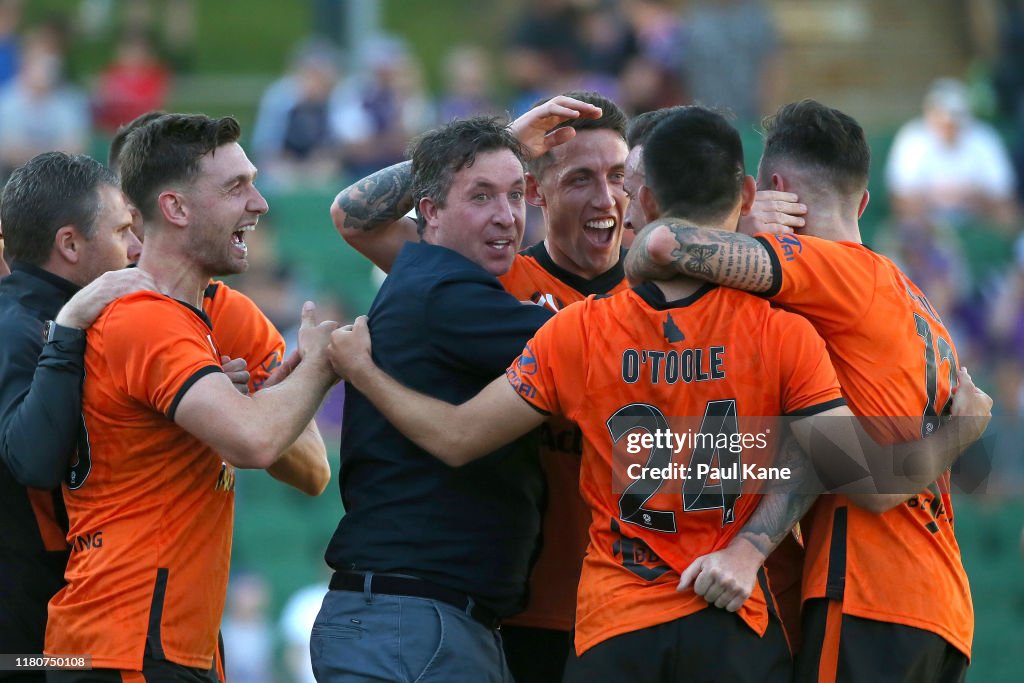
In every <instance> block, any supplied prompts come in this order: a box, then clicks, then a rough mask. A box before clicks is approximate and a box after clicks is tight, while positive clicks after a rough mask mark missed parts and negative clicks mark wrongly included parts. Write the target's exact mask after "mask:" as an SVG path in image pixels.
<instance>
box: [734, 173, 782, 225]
mask: <svg viewBox="0 0 1024 683" xmlns="http://www.w3.org/2000/svg"><path fill="white" fill-rule="evenodd" d="M772 182H773V183H774V182H775V176H772ZM756 196H757V183H756V182H755V181H754V176H750V175H747V176H743V189H742V190H740V215H741V216H747V215H749V214H750V210H751V209H752V208H753V207H754V198H755V197H756Z"/></svg>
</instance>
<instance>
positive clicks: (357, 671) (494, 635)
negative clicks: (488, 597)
mask: <svg viewBox="0 0 1024 683" xmlns="http://www.w3.org/2000/svg"><path fill="white" fill-rule="evenodd" d="M309 649H310V655H311V657H312V659H313V675H314V676H316V680H317V681H318V683H355V682H356V681H360V682H362V681H376V682H384V681H388V682H394V683H432V682H434V683H514V681H513V678H512V674H511V673H509V670H508V666H507V665H506V663H505V655H504V653H503V652H502V647H501V636H500V635H499V633H498V631H496V630H491V629H489V628H487V627H485V626H483V625H482V624H480V623H478V622H477V621H475V620H474V619H473V618H472V617H470V616H469V615H468V614H466V613H465V612H463V611H461V610H459V609H456V608H455V607H452V606H451V605H448V604H446V603H443V602H439V601H437V600H428V599H426V598H411V597H404V596H397V595H381V594H373V593H370V592H363V593H359V592H355V591H340V590H332V591H329V592H328V593H327V596H326V597H325V598H324V603H323V606H322V607H321V608H320V613H319V614H318V615H317V618H316V622H315V623H314V624H313V633H312V636H311V638H310V642H309Z"/></svg>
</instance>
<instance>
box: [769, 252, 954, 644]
mask: <svg viewBox="0 0 1024 683" xmlns="http://www.w3.org/2000/svg"><path fill="white" fill-rule="evenodd" d="M758 239H759V240H760V241H761V242H762V243H763V244H764V245H765V246H767V247H768V248H769V251H770V252H771V254H772V255H773V259H774V261H775V263H776V266H777V273H779V277H778V278H777V288H776V291H773V292H769V295H770V297H771V299H772V302H773V303H775V304H778V305H780V306H782V307H784V308H786V309H788V310H792V311H794V312H796V313H799V314H800V315H802V316H804V317H805V318H807V319H808V320H809V321H810V322H811V324H812V325H814V327H815V329H817V331H818V333H819V334H821V336H822V338H824V340H825V343H826V345H827V347H828V351H829V355H830V357H831V358H832V362H833V364H834V365H835V369H836V374H837V375H838V377H839V381H840V384H841V385H842V387H843V395H844V396H845V397H846V398H847V400H848V402H849V405H850V409H851V410H852V411H853V413H854V414H856V415H858V416H861V417H862V418H865V419H862V423H863V424H864V427H865V428H866V429H867V430H868V431H869V432H870V433H871V434H872V435H873V436H874V437H875V438H876V439H877V440H879V441H881V442H883V443H895V442H902V441H909V440H913V439H919V438H921V437H923V436H927V435H928V434H930V433H932V432H933V431H934V430H935V429H936V428H937V427H938V426H939V424H940V421H941V419H942V416H943V415H948V413H949V405H950V404H951V402H952V388H953V386H954V384H955V381H956V372H957V368H958V367H959V362H958V359H957V354H956V348H955V347H954V345H953V343H952V337H951V336H950V334H949V330H947V329H946V327H945V325H944V324H943V322H942V319H941V317H940V316H939V314H938V313H937V312H936V310H935V309H934V307H933V306H932V304H931V303H930V302H929V301H928V299H927V298H926V297H925V295H924V294H923V293H922V292H921V290H920V289H919V288H918V287H917V286H916V285H915V284H914V283H913V282H911V281H910V279H909V278H908V277H907V276H906V275H905V274H904V273H903V272H902V271H901V270H900V269H899V268H898V267H897V266H896V265H895V264H894V263H893V262H892V261H890V260H889V259H887V258H885V257H884V256H881V255H879V254H876V253H874V252H873V251H871V250H870V249H868V248H867V247H865V246H863V245H860V244H854V243H851V242H833V241H828V240H822V239H817V238H814V237H805V236H801V237H794V236H792V235H786V236H781V237H775V236H773V237H767V236H761V237H759V238H758ZM806 519H807V522H808V523H807V524H806V525H805V530H806V532H807V534H806V542H807V564H806V566H805V572H804V599H807V598H822V597H827V598H831V599H835V600H841V601H842V602H843V611H844V613H847V614H852V615H854V616H858V617H862V618H866V619H875V620H880V621H888V622H894V623H899V624H904V625H906V626H912V627H915V628H921V629H925V630H928V631H932V632H934V633H937V634H938V635H940V636H942V637H943V638H945V639H946V640H947V641H949V642H950V643H952V644H953V645H955V646H956V647H957V648H958V649H959V650H961V651H962V652H964V653H965V654H967V655H969V654H970V645H971V639H972V636H973V628H974V618H973V608H972V605H971V596H970V587H969V585H968V581H967V574H966V572H965V571H964V568H963V564H962V562H961V559H960V549H959V546H958V545H957V542H956V538H955V536H954V534H953V507H952V501H951V499H950V496H949V474H948V472H947V473H946V474H945V475H943V476H942V477H941V478H940V479H939V481H938V482H937V483H936V484H935V485H933V486H932V487H929V489H926V490H924V491H921V492H919V493H918V494H917V495H915V496H913V497H911V498H910V499H909V500H908V501H907V502H906V503H904V504H902V505H899V506H897V507H896V508H894V509H892V510H890V511H888V512H886V513H884V514H882V515H875V514H872V513H870V512H867V511H865V510H863V509H861V508H859V507H856V506H854V505H850V504H849V502H848V500H847V499H846V498H845V497H844V496H824V497H822V498H821V499H819V501H818V503H817V504H816V505H815V507H814V508H813V509H812V511H811V513H810V514H809V516H808V518H806Z"/></svg>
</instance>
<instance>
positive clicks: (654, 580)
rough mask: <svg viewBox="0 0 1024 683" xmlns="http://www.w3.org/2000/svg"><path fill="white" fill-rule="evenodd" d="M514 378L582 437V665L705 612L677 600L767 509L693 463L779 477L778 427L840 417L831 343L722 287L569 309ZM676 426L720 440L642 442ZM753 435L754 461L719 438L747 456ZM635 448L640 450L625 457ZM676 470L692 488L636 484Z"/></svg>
mask: <svg viewBox="0 0 1024 683" xmlns="http://www.w3.org/2000/svg"><path fill="white" fill-rule="evenodd" d="M507 376H508V379H509V381H510V383H511V384H512V386H513V387H514V388H515V389H516V390H517V392H518V393H519V394H520V396H522V397H523V399H524V400H526V401H527V402H528V403H530V405H532V406H533V407H534V408H536V409H537V410H539V411H542V412H545V413H550V414H558V415H562V416H564V417H566V418H568V419H570V420H572V421H573V422H575V423H576V424H577V425H579V427H580V429H581V430H582V432H583V464H582V471H581V475H580V490H581V493H582V495H583V499H584V501H585V502H586V504H587V505H588V507H589V508H590V511H591V525H590V543H589V547H588V548H587V555H586V558H585V560H584V563H583V574H582V577H581V579H580V587H579V594H578V600H577V608H576V651H577V653H578V654H582V653H583V652H584V651H586V650H587V649H588V648H590V647H592V646H593V645H596V644H597V643H600V642H601V641H603V640H605V639H607V638H611V637H613V636H616V635H619V634H622V633H626V632H629V631H635V630H638V629H642V628H646V627H649V626H653V625H656V624H660V623H664V622H667V621H671V620H673V619H677V618H680V617H684V616H686V615H688V614H692V613H694V612H697V611H699V610H701V609H704V608H705V607H707V603H706V602H705V601H704V599H703V598H701V597H698V596H697V595H696V593H694V592H693V591H692V590H691V591H687V592H686V593H682V594H680V593H677V592H676V585H677V583H678V581H679V575H680V573H681V572H682V571H683V570H684V569H685V568H686V567H687V566H689V565H690V563H691V562H692V561H693V560H694V559H696V558H697V557H698V556H700V555H704V554H706V553H709V552H713V551H715V550H719V549H721V548H723V547H725V546H726V545H728V543H729V541H730V540H731V539H732V537H733V536H734V535H735V534H736V532H737V531H738V530H739V529H740V528H741V527H742V526H743V524H744V523H745V522H746V521H747V520H748V519H749V517H750V515H751V514H752V513H753V510H754V508H755V507H756V506H757V503H758V500H759V496H757V495H753V493H754V492H755V490H756V488H755V487H754V485H753V484H751V483H750V482H748V481H747V480H746V479H740V478H733V480H732V481H731V482H729V481H726V477H723V478H721V479H718V480H717V481H716V479H715V476H714V475H711V474H709V473H708V472H704V473H703V474H700V473H699V468H697V465H698V464H712V465H714V466H716V467H717V466H719V465H721V466H722V467H723V468H725V467H731V466H732V465H734V464H735V465H738V466H739V467H741V468H742V467H743V466H744V465H747V464H750V465H755V464H763V465H769V464H770V460H771V457H772V454H773V453H774V446H775V437H776V434H777V431H778V430H777V429H773V427H775V426H776V421H775V419H774V418H773V417H772V416H779V415H787V414H788V415H809V414H814V413H816V412H820V411H822V410H827V409H829V408H833V407H836V406H838V405H842V404H843V400H842V397H841V395H840V392H839V385H838V382H837V380H836V376H835V372H834V370H833V369H832V366H831V364H830V363H829V360H828V356H827V354H826V353H825V346H824V343H823V342H822V341H821V339H819V338H818V336H817V335H816V334H814V331H813V329H812V328H811V326H810V325H809V324H808V323H807V322H806V321H805V320H802V319H801V318H799V317H798V316H794V315H791V314H788V313H785V312H783V311H778V310H774V309H772V308H771V306H770V305H769V304H768V303H767V302H765V301H763V300H759V299H757V298H755V297H752V296H750V295H749V294H745V293H742V292H738V291H734V290H728V289H719V288H716V287H714V286H713V285H705V286H703V287H701V289H699V290H698V291H697V292H696V293H694V294H693V295H692V296H690V297H688V298H686V299H682V300H678V301H672V302H666V301H665V299H664V297H663V296H662V294H661V291H660V290H658V289H657V288H656V287H655V286H654V285H650V284H648V285H643V286H641V287H639V288H637V289H635V290H631V291H627V292H623V293H621V294H617V295H615V296H612V297H608V298H602V299H595V298H593V297H591V298H588V299H587V300H586V301H584V302H582V303H578V304H574V305H572V306H569V307H568V308H566V309H565V310H563V311H562V312H561V313H559V314H558V315H556V316H555V317H554V318H553V319H551V320H550V321H549V322H548V323H546V324H545V325H544V327H542V328H541V329H540V331H538V333H537V336H536V337H534V339H533V340H531V341H530V342H529V344H528V345H527V346H526V348H525V349H524V351H523V354H522V355H521V356H520V357H519V359H517V360H516V362H515V363H514V364H513V365H512V366H511V367H510V368H509V370H508V374H507ZM679 416H686V417H688V418H689V419H688V420H687V424H690V425H699V432H700V433H702V434H706V435H708V436H709V437H713V438H711V440H710V442H709V441H708V440H706V439H703V438H700V439H692V440H691V441H689V442H688V443H684V444H683V445H682V446H680V445H678V443H677V442H673V446H672V447H665V446H664V445H655V444H651V443H648V444H644V442H637V441H634V440H635V439H636V438H637V437H642V436H643V434H644V433H646V434H649V435H651V436H652V437H653V436H656V434H657V433H658V432H662V431H663V430H664V429H670V428H671V427H672V426H673V424H676V423H678V418H679ZM673 418H676V420H675V421H674V420H673ZM691 431H697V428H695V429H693V430H691ZM730 435H735V436H730ZM756 435H760V438H763V439H765V442H764V446H763V447H761V448H759V449H755V450H746V449H744V448H743V447H742V446H740V452H739V453H737V452H736V451H735V450H734V449H731V448H728V447H721V446H722V442H721V441H720V439H721V438H726V439H727V440H731V442H733V443H740V442H743V443H747V442H748V441H747V440H748V438H749V439H755V440H756V439H757V438H758V436H756ZM677 436H683V437H686V436H689V437H691V438H692V437H693V435H692V433H689V434H680V433H678V432H677ZM737 438H738V439H739V440H740V442H737V441H736V439H737ZM631 443H633V444H634V445H635V444H636V443H639V444H640V445H641V447H640V448H633V449H632V450H629V448H628V447H629V445H630V444H631ZM716 444H717V445H716ZM691 446H692V447H691ZM759 460H760V463H759V462H758V461H759ZM673 465H683V466H685V467H687V468H688V470H687V475H686V478H685V479H683V478H681V477H674V478H671V479H658V478H640V477H636V476H630V472H633V475H636V474H637V469H638V468H641V467H647V468H654V469H663V468H665V467H667V466H673ZM748 484H749V485H748ZM763 587H764V586H763V584H762V583H760V582H759V585H758V586H755V588H754V593H753V594H752V595H751V598H750V599H749V600H747V602H746V603H745V604H744V606H743V607H742V608H741V609H740V612H739V614H740V616H741V617H742V618H743V619H744V621H745V622H746V623H747V624H748V625H750V627H751V628H752V629H754V630H755V631H756V632H757V633H759V634H763V633H764V631H765V629H766V628H767V624H768V613H769V607H768V603H769V601H770V600H771V597H770V596H769V595H766V594H765V593H764V592H763Z"/></svg>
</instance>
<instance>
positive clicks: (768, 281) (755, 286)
mask: <svg viewBox="0 0 1024 683" xmlns="http://www.w3.org/2000/svg"><path fill="white" fill-rule="evenodd" d="M625 267H626V275H627V276H628V277H629V279H630V280H631V281H633V282H643V281H645V280H670V279H672V278H674V277H677V276H679V275H686V276H687V277H694V278H698V279H700V280H707V281H708V282H715V283H718V284H720V285H725V286H726V287H732V288H734V289H742V290H744V291H747V292H767V291H769V290H770V289H771V288H772V286H773V285H774V284H775V277H774V274H773V272H772V261H771V257H770V255H769V253H768V250H767V249H766V248H765V247H764V245H763V244H761V243H760V242H758V241H757V240H756V239H754V238H753V237H750V236H748V235H741V234H738V233H735V232H727V231H725V230H712V229H709V228H696V227H693V226H692V225H690V224H689V223H688V222H686V221H683V220H680V219H678V218H659V219H658V220H656V221H654V222H653V223H651V224H649V225H648V226H647V227H646V228H644V229H643V230H642V231H641V232H640V234H639V235H637V237H636V239H635V240H634V241H633V246H632V247H630V249H629V253H628V255H627V256H626V262H625Z"/></svg>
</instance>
